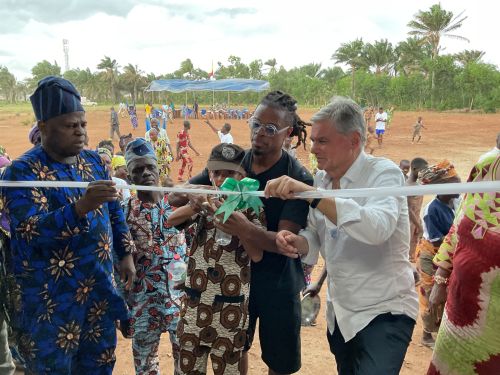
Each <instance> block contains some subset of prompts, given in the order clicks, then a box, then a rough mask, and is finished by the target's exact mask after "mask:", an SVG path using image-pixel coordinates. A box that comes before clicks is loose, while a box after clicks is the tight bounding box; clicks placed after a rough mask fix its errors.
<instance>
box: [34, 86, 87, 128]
mask: <svg viewBox="0 0 500 375" xmlns="http://www.w3.org/2000/svg"><path fill="white" fill-rule="evenodd" d="M30 100H31V105H32V106H33V111H34V112H35V116H36V119H37V120H38V121H47V120H49V119H51V118H53V117H57V116H60V115H64V114H67V113H73V112H83V111H84V109H83V107H82V103H81V102H80V94H79V93H78V91H77V90H76V88H75V86H73V84H72V83H71V82H70V81H68V80H66V79H64V78H60V77H54V76H48V77H45V78H44V79H42V80H41V81H40V82H38V87H37V88H36V90H35V92H34V93H33V95H31V96H30Z"/></svg>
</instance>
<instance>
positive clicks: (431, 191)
mask: <svg viewBox="0 0 500 375" xmlns="http://www.w3.org/2000/svg"><path fill="white" fill-rule="evenodd" d="M88 184H89V183H88V182H74V181H1V180H0V187H8V188H31V187H41V188H77V189H85V188H87V186H88ZM115 187H116V188H117V189H128V190H142V191H159V192H162V193H191V194H214V195H215V194H220V191H214V190H212V189H206V188H186V187H160V186H141V185H116V186H115ZM498 191H500V181H481V182H468V183H449V184H436V185H415V186H400V187H399V186H398V187H379V188H363V189H339V190H315V191H308V192H303V193H297V194H295V197H296V198H357V197H386V196H398V197H399V196H414V195H435V194H462V193H485V192H498ZM224 194H225V195H239V194H242V193H240V192H238V191H224ZM243 194H250V195H255V196H257V197H264V192H263V191H253V192H245V193H243Z"/></svg>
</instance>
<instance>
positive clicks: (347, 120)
mask: <svg viewBox="0 0 500 375" xmlns="http://www.w3.org/2000/svg"><path fill="white" fill-rule="evenodd" d="M311 121H312V122H317V121H330V122H332V124H333V125H334V126H335V128H336V129H337V131H338V132H339V133H341V134H349V133H353V132H358V133H359V135H360V137H361V142H362V144H364V143H365V142H366V125H365V119H364V118H363V112H362V110H361V107H360V106H359V105H358V104H356V102H354V100H352V99H349V98H346V97H344V96H334V97H333V98H332V99H331V101H330V103H328V104H327V105H326V106H324V107H323V108H321V109H320V110H319V111H318V112H316V113H315V114H314V115H313V117H312V118H311Z"/></svg>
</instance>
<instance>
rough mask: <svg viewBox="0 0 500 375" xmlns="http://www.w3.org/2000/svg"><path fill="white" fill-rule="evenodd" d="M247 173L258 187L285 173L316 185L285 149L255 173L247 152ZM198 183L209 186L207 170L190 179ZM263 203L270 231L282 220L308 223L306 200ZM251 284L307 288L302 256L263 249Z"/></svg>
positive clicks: (293, 289) (280, 288)
mask: <svg viewBox="0 0 500 375" xmlns="http://www.w3.org/2000/svg"><path fill="white" fill-rule="evenodd" d="M242 166H243V168H244V169H245V170H246V172H247V177H249V178H253V179H255V180H257V181H259V183H260V187H259V190H264V188H265V187H266V183H267V181H269V180H272V179H274V178H278V177H281V176H283V175H287V176H290V177H292V178H294V179H296V180H298V181H302V182H304V183H306V184H308V185H312V184H313V178H312V176H311V174H310V173H309V172H308V171H307V170H306V169H305V168H304V167H303V166H302V165H301V164H300V163H299V162H298V161H297V160H296V159H295V158H293V157H291V156H290V155H289V154H288V153H287V152H283V153H282V155H281V158H280V159H279V160H278V162H277V163H276V164H274V165H273V166H272V167H271V168H269V169H268V170H267V171H264V172H262V173H259V174H255V173H254V172H253V171H252V151H251V150H247V151H246V152H245V158H244V159H243V162H242ZM189 182H190V183H191V184H195V185H210V184H211V183H210V178H209V176H208V171H207V170H206V169H205V170H204V171H203V172H202V173H200V174H199V175H197V176H194V177H193V178H191V179H190V180H189ZM261 200H262V202H263V203H264V212H265V214H266V222H267V230H269V231H273V232H277V231H278V224H279V222H280V220H289V221H291V222H294V223H296V224H298V225H300V226H301V227H305V226H306V223H307V214H308V212H309V205H308V203H307V202H306V201H304V200H300V199H297V200H282V199H279V198H269V199H266V198H261ZM251 285H252V287H255V288H257V290H269V291H270V292H282V293H290V294H296V293H298V292H299V291H300V290H301V289H302V288H303V287H304V273H303V270H302V264H301V262H300V259H291V258H288V257H285V256H283V255H280V254H276V253H272V252H268V251H264V256H263V258H262V260H261V261H260V262H258V263H252V277H251Z"/></svg>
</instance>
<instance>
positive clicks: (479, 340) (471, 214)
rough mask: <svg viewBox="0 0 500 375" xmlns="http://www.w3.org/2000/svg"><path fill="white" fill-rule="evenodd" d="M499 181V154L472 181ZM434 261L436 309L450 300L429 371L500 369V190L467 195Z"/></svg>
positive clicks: (434, 374)
mask: <svg viewBox="0 0 500 375" xmlns="http://www.w3.org/2000/svg"><path fill="white" fill-rule="evenodd" d="M499 180H500V155H496V156H495V155H493V156H490V157H489V158H487V159H485V160H482V161H480V162H478V164H476V166H475V167H474V168H473V169H472V172H471V174H470V176H469V180H468V181H474V182H478V181H499ZM434 263H435V264H436V266H438V270H437V272H436V275H435V277H434V279H435V285H434V287H433V290H432V293H431V296H430V304H431V310H433V309H434V307H435V306H436V305H439V304H440V303H442V302H444V301H445V300H446V305H445V312H444V315H443V321H442V323H441V327H440V328H439V333H438V336H437V339H436V344H435V349H434V353H433V357H432V362H431V364H430V366H429V370H428V372H427V374H428V375H438V374H440V375H448V374H449V375H451V374H456V375H465V374H477V375H493V374H500V191H498V190H497V191H493V192H484V193H469V194H466V196H465V197H464V199H463V201H462V205H461V207H460V209H459V210H458V212H457V215H456V217H455V221H454V223H453V226H452V227H451V229H450V232H449V233H448V235H447V237H446V239H445V240H444V242H443V244H442V245H441V247H440V249H439V252H438V254H437V255H436V256H435V257H434ZM446 293H447V295H446Z"/></svg>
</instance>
